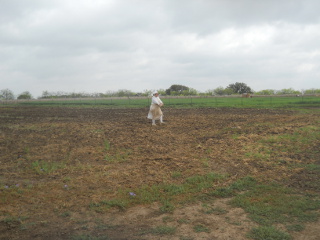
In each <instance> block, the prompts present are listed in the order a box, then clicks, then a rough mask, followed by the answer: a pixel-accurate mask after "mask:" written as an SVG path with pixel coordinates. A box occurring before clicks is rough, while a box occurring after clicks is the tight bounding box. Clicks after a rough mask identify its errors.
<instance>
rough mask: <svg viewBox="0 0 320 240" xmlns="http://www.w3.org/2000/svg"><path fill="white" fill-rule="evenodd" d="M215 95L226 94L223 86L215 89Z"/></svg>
mask: <svg viewBox="0 0 320 240" xmlns="http://www.w3.org/2000/svg"><path fill="white" fill-rule="evenodd" d="M213 94H214V95H225V89H224V88H223V87H217V88H216V89H214V90H213Z"/></svg>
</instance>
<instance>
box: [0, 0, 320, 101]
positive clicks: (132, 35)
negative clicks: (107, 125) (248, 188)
mask: <svg viewBox="0 0 320 240" xmlns="http://www.w3.org/2000/svg"><path fill="white" fill-rule="evenodd" d="M319 7H320V2H319V1H316V0H314V1H312V0H305V1H301V0H290V1H289V0H287V1H274V0H271V1H255V0H239V1H231V0H212V1H211V0H210V1H209V0H199V1H191V0H184V1H179V0H177V1H169V0H155V1H147V0H131V1H129V0H117V1H116V0H110V1H85V0H79V1H75V0H65V1H62V0H61V1H53V0H52V1H49V0H48V1H40V0H38V1H36V0H29V1H23V0H20V1H19V0H10V1H9V0H3V1H1V8H0V35H1V39H0V86H1V87H0V89H3V88H9V89H12V90H13V91H14V92H15V93H16V94H19V93H21V92H23V91H26V90H28V91H30V92H32V93H33V94H34V95H35V96H40V95H41V93H42V91H44V90H48V91H57V90H62V91H88V92H106V91H108V90H118V89H124V88H125V89H129V90H133V91H143V90H144V89H160V88H163V89H165V88H168V87H170V85H172V84H183V85H187V86H189V87H192V88H195V89H197V90H200V91H205V90H208V89H213V88H216V87H219V86H224V87H225V86H227V85H228V84H230V83H234V82H236V81H242V82H245V83H247V84H248V85H249V86H250V87H252V88H253V89H254V90H257V91H258V90H262V89H282V88H290V87H293V88H296V89H302V88H304V89H308V88H319V87H320V83H319V76H320V70H319V69H320V67H319V65H320V59H319V58H320V48H319V44H318V39H319V37H320V36H319V35H320V33H319V27H320V21H319V20H320V19H319V14H318V12H317V9H319Z"/></svg>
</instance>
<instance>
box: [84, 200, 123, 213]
mask: <svg viewBox="0 0 320 240" xmlns="http://www.w3.org/2000/svg"><path fill="white" fill-rule="evenodd" d="M127 206H128V202H127V201H125V200H119V199H113V200H109V201H107V200H103V201H100V202H98V203H94V202H92V203H90V209H93V210H95V211H96V212H105V211H107V210H109V209H110V208H114V207H117V208H119V209H120V210H125V209H126V208H127Z"/></svg>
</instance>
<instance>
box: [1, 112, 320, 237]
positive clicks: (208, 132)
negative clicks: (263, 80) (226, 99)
mask: <svg viewBox="0 0 320 240" xmlns="http://www.w3.org/2000/svg"><path fill="white" fill-rule="evenodd" d="M147 112H148V109H147V108H145V109H104V108H90V109H85V108H36V107H34V108H26V107H25V108H10V107H1V108H0V151H1V156H0V159H1V166H0V184H1V186H0V194H2V197H1V196H0V239H13V240H15V239H46V240H51V239H72V236H76V235H85V234H88V235H90V236H95V237H97V239H98V237H102V236H108V237H109V238H108V239H219V240H222V239H239V240H241V239H246V233H247V232H248V231H249V230H250V229H251V228H252V227H253V226H256V225H255V223H253V222H252V221H250V220H249V219H248V218H247V216H246V214H245V212H244V211H243V210H242V209H237V208H232V207H231V206H229V205H228V204H227V200H228V199H213V200H212V202H210V206H211V207H219V208H222V209H225V210H226V211H225V213H223V214H206V213H204V212H203V209H204V205H203V204H204V203H203V202H199V201H197V202H189V203H186V204H183V205H181V206H179V207H177V208H176V210H175V211H174V212H173V213H161V212H160V211H159V203H157V202H156V203H153V204H151V205H148V204H145V205H138V206H137V205H136V206H132V207H130V208H129V209H127V210H125V211H120V210H118V209H111V210H110V211H105V212H95V211H93V210H92V209H90V207H89V206H90V203H92V202H99V201H103V200H106V199H113V198H115V197H116V194H117V192H118V190H119V189H137V188H138V187H141V186H144V185H148V186H151V185H155V184H160V183H164V182H165V183H166V182H172V183H181V181H183V179H185V178H187V177H190V176H193V175H196V174H200V175H201V174H206V173H208V172H215V173H221V174H228V175H229V178H228V180H227V181H226V182H219V183H218V184H219V186H223V185H227V184H229V183H230V182H232V181H235V180H236V179H239V178H241V177H243V176H247V175H251V176H253V177H255V178H257V179H259V180H261V181H277V182H281V183H283V184H287V185H289V186H293V187H300V188H301V189H303V190H308V191H311V192H319V189H318V188H317V187H316V186H313V185H312V184H304V183H305V179H306V178H311V180H312V178H317V176H311V175H310V176H309V175H308V176H306V175H305V174H303V173H304V169H301V168H298V167H297V168H290V169H289V168H288V167H286V164H291V165H293V164H300V163H302V162H303V163H304V164H306V163H317V164H319V162H317V159H314V158H313V157H310V155H308V154H306V153H304V152H301V153H294V154H293V153H291V152H283V154H282V159H283V161H282V164H276V165H275V164H273V163H271V162H268V161H258V162H257V161H253V160H252V159H250V158H249V157H246V155H245V153H246V152H247V151H248V147H252V146H254V145H255V143H256V142H257V141H259V140H260V139H261V138H263V137H264V136H267V135H275V136H276V135H278V134H286V133H293V132H294V131H295V130H296V129H298V128H302V127H305V126H309V125H316V124H319V113H313V114H312V113H309V114H300V113H297V112H293V111H284V110H265V109H213V108H212V109H164V114H165V120H166V124H163V125H158V126H155V127H153V126H151V123H150V121H149V120H147V118H146V115H147ZM108 143H109V144H110V149H109V148H108V147H106V144H108ZM318 147H319V143H314V145H310V146H309V148H310V149H317V148H318ZM108 155H112V156H113V159H112V160H111V161H108V160H106V157H107V156H108ZM109 160H110V159H109ZM42 162H43V163H44V162H49V163H56V165H55V166H56V167H57V169H55V170H54V171H51V172H46V169H45V167H46V166H42V167H39V168H38V172H36V171H35V169H36V166H35V163H42ZM174 173H179V174H181V176H183V177H182V178H173V177H172V176H173V174H174ZM212 187H213V188H215V187H217V186H212ZM5 191H7V192H8V191H10V194H6V195H5ZM206 204H208V203H206ZM159 225H168V226H173V227H176V228H177V231H176V232H175V234H174V235H169V236H167V235H165V236H162V235H161V236H160V235H155V234H151V233H150V232H148V230H150V228H153V227H156V226H159ZM195 225H202V226H206V227H207V228H208V229H209V232H196V231H194V229H193V226H195ZM292 235H293V236H294V239H308V240H309V239H317V237H318V236H320V228H319V224H309V225H307V227H306V229H305V230H304V231H302V232H300V233H295V234H292Z"/></svg>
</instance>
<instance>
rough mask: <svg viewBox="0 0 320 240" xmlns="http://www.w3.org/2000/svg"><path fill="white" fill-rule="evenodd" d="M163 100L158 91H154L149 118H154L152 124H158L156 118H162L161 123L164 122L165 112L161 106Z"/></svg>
mask: <svg viewBox="0 0 320 240" xmlns="http://www.w3.org/2000/svg"><path fill="white" fill-rule="evenodd" d="M162 106H163V102H162V101H161V99H160V97H159V93H158V92H154V93H153V96H152V100H151V106H150V110H149V113H148V116H147V118H149V119H152V126H155V125H156V120H160V124H161V123H164V122H163V113H162V111H161V107H162Z"/></svg>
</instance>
